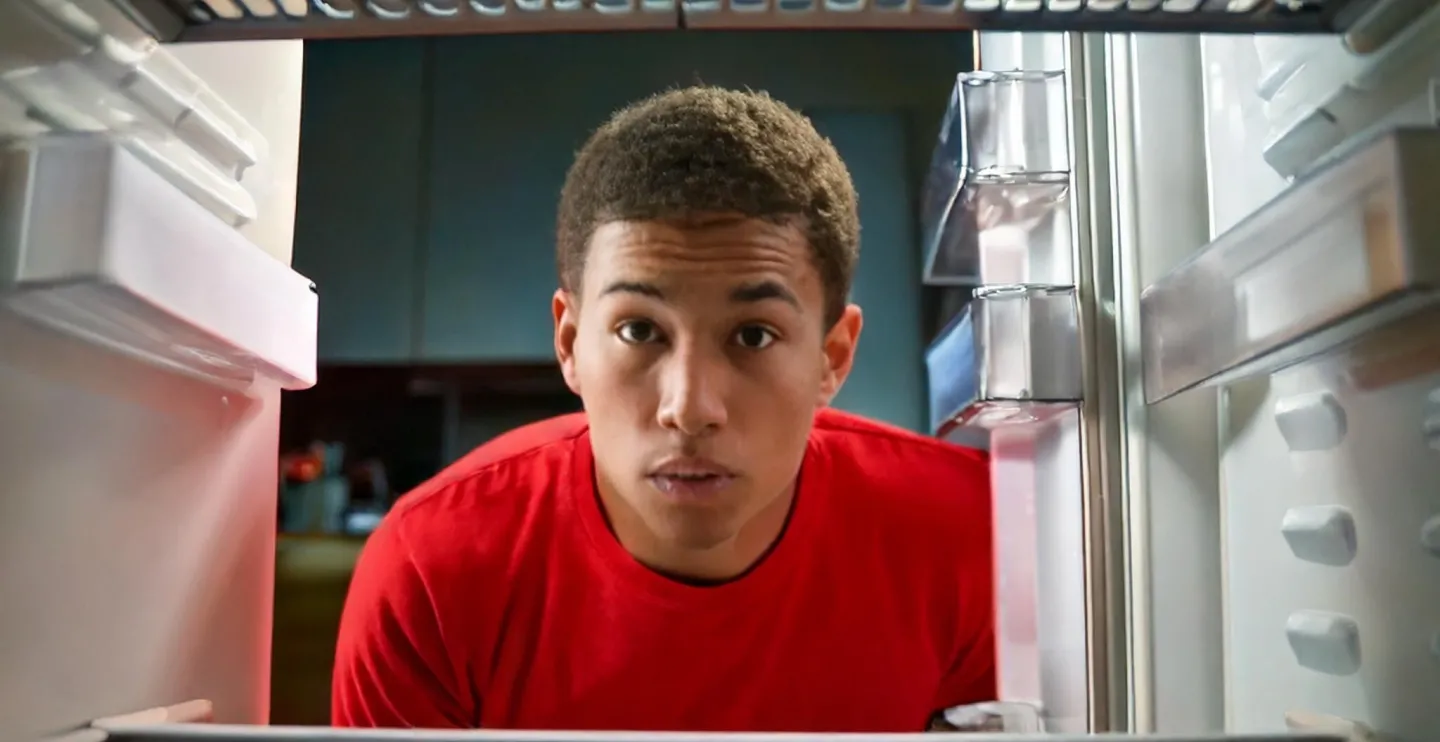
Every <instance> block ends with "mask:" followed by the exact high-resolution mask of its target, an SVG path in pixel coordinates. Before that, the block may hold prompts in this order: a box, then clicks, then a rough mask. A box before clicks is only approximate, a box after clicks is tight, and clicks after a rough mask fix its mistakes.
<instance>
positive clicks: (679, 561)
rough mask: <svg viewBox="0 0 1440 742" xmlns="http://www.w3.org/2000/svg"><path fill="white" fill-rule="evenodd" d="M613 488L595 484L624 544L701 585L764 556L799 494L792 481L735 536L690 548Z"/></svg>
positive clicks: (657, 566) (651, 563)
mask: <svg viewBox="0 0 1440 742" xmlns="http://www.w3.org/2000/svg"><path fill="white" fill-rule="evenodd" d="M597 484H598V483H597ZM608 490H609V488H608V487H605V486H603V485H601V486H597V487H596V493H597V496H598V499H599V504H600V508H601V510H602V512H604V514H605V517H606V520H607V522H608V524H609V526H610V531H611V532H612V533H613V534H615V538H616V539H617V540H619V541H620V544H621V545H622V546H624V547H625V550H626V551H628V552H630V554H631V556H633V557H635V559H636V561H638V562H640V563H641V564H644V565H645V566H646V567H649V568H650V569H651V570H653V571H655V572H657V573H659V574H661V575H664V576H666V577H668V578H670V579H673V580H676V581H679V582H685V583H691V584H698V585H711V584H718V583H723V582H729V581H732V580H735V579H738V578H740V577H742V576H744V575H745V573H747V572H749V571H750V570H751V569H753V568H754V567H755V566H756V565H758V564H759V563H760V562H761V561H763V560H764V559H765V557H766V556H767V555H768V554H769V553H770V551H771V550H772V549H773V548H774V547H775V545H776V544H778V543H779V542H780V538H781V536H782V535H783V534H784V531H785V525H786V523H787V522H788V521H789V518H790V514H791V511H792V509H793V506H794V503H795V499H796V498H795V491H796V487H795V486H794V485H792V486H791V487H790V488H789V489H788V490H787V491H786V492H785V493H784V494H782V495H781V496H779V497H777V498H775V499H774V500H773V501H772V502H770V503H769V504H768V505H766V506H765V508H764V509H763V510H761V511H760V512H759V513H756V514H755V516H754V517H753V518H751V519H750V520H749V521H748V522H746V523H745V524H744V525H743V526H741V528H740V530H739V531H738V532H737V533H736V534H735V535H734V536H733V537H731V538H729V539H726V540H725V541H723V542H720V543H718V544H715V545H713V546H710V547H708V548H685V547H683V546H680V545H676V544H672V543H669V542H667V541H666V540H665V539H662V538H659V537H658V536H657V535H656V534H655V532H654V531H653V530H652V529H651V528H650V526H649V525H648V524H646V523H645V521H644V520H643V519H642V518H641V517H640V515H639V513H637V512H635V510H634V509H633V508H631V507H629V505H628V504H627V503H625V501H624V499H623V498H620V497H618V496H614V495H613V494H611V493H609V492H607V491H608Z"/></svg>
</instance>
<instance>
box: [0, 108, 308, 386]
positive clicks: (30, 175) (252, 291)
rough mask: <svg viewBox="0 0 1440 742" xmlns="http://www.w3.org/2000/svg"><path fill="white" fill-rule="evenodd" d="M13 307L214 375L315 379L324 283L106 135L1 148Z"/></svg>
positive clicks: (4, 250) (0, 230)
mask: <svg viewBox="0 0 1440 742" xmlns="http://www.w3.org/2000/svg"><path fill="white" fill-rule="evenodd" d="M0 305H3V306H5V307H7V308H9V309H11V310H13V311H16V312H19V313H21V314H24V315H26V316H28V317H30V318H31V319H33V320H35V321H38V322H40V323H43V324H45V325H48V326H50V327H52V328H54V329H57V330H59V331H61V332H65V333H67V334H70V335H73V336H76V337H79V338H81V339H84V340H86V341H89V342H93V343H95V344H97V345H101V346H105V347H108V348H111V349H113V350H116V351H119V352H122V353H125V354H127V355H130V356H133V357H136V358H139V359H142V360H144V361H146V362H148V363H152V364H154V365H157V366H163V367H167V368H171V369H175V370H178V371H182V372H185V373H188V374H190V375H193V376H197V377H200V378H202V379H205V380H207V381H211V382H213V383H217V384H221V385H225V386H230V387H236V386H238V387H246V386H249V385H250V384H252V383H254V382H256V381H259V380H262V379H270V380H273V381H274V382H275V383H277V384H279V385H280V386H281V387H283V388H285V389H304V388H307V387H310V386H313V385H314V384H315V342H316V322H317V308H318V301H317V295H316V291H315V288H314V284H312V283H311V281H310V280H309V279H308V278H306V277H304V276H302V275H300V274H299V273H296V272H295V271H293V270H291V269H290V268H289V267H288V266H286V265H285V264H284V263H281V262H280V261H278V260H276V259H275V258H273V257H271V256H270V255H268V254H266V253H265V252H263V251H261V250H258V249H256V247H255V246H254V245H253V244H251V243H250V242H249V240H247V239H246V238H245V237H244V236H242V235H241V234H240V233H239V232H237V231H236V230H235V229H233V228H232V227H230V226H229V225H228V224H226V223H224V222H223V221H222V220H220V219H219V218H217V217H216V216H215V215H213V214H211V213H210V212H209V211H207V210H206V209H205V208H204V207H202V206H201V205H200V204H199V203H197V202H196V201H194V200H193V199H191V198H188V197H187V196H186V195H185V194H184V193H182V192H181V191H180V190H179V189H177V188H176V187H175V186H173V185H172V184H170V183H169V182H167V181H166V179H165V178H164V177H162V176H161V175H160V174H158V173H156V172H155V171H154V170H152V169H151V168H150V167H148V166H147V165H146V164H145V163H144V162H142V161H141V160H140V159H138V158H137V157H135V156H134V155H133V154H131V153H130V152H129V151H128V149H126V148H125V147H124V146H123V144H122V143H120V142H117V141H114V140H111V139H109V138H107V137H104V136H96V135H72V136H54V137H47V138H42V139H38V140H34V141H31V142H26V143H23V144H20V145H18V146H16V147H14V148H13V149H10V150H7V151H5V152H3V153H0Z"/></svg>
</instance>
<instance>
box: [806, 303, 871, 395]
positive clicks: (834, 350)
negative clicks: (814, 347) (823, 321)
mask: <svg viewBox="0 0 1440 742" xmlns="http://www.w3.org/2000/svg"><path fill="white" fill-rule="evenodd" d="M864 325H865V318H864V315H863V314H861V312H860V307H858V306H856V305H854V304H849V305H847V306H846V307H845V311H844V312H842V313H841V314H840V319H839V321H837V322H836V323H835V324H834V325H833V326H832V327H831V328H830V331H829V332H827V333H825V344H824V348H823V351H824V353H825V372H824V373H825V375H824V377H823V378H821V380H820V399H818V400H817V404H818V406H820V407H824V406H826V405H828V404H830V401H831V400H833V399H835V395H837V394H839V393H840V387H842V386H844V385H845V379H846V378H848V377H849V376H850V369H851V368H852V367H853V366H854V365H855V348H856V347H857V346H858V345H859V343H860V329H861V328H862V327H864Z"/></svg>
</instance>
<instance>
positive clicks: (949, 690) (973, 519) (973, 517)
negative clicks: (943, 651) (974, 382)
mask: <svg viewBox="0 0 1440 742" xmlns="http://www.w3.org/2000/svg"><path fill="white" fill-rule="evenodd" d="M966 478H968V479H971V480H972V481H973V482H974V486H975V490H974V491H973V495H974V497H973V499H972V500H971V502H970V503H968V505H969V508H968V509H969V510H970V512H969V513H967V514H966V517H965V518H964V522H965V523H967V524H968V526H969V527H967V528H965V529H964V534H965V536H964V538H960V539H956V541H955V543H957V544H958V546H959V552H960V553H959V554H958V556H957V558H956V559H955V563H956V564H958V565H959V570H958V572H957V576H958V587H957V589H956V590H955V595H956V597H957V598H958V599H959V605H958V608H957V610H958V618H959V620H958V622H957V624H958V625H959V627H960V632H959V634H958V636H957V639H958V641H957V642H956V646H955V652H954V654H953V656H952V658H951V661H950V665H949V669H948V670H947V671H946V672H945V674H944V676H943V677H942V678H941V681H940V690H939V692H938V693H937V694H936V698H935V702H934V710H936V711H943V710H944V709H947V708H950V707H951V706H961V705H964V704H970V703H981V702H984V701H994V700H996V694H997V692H998V689H997V687H996V674H995V552H994V548H993V543H994V533H993V531H994V522H993V519H992V517H991V505H990V503H991V499H990V474H989V466H988V462H987V463H986V464H981V465H980V466H979V467H978V471H975V470H973V469H972V470H971V471H970V472H968V476H967V477H966Z"/></svg>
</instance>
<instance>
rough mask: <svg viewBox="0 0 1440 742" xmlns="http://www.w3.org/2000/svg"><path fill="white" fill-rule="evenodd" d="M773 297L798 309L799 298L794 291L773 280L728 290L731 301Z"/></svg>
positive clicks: (769, 298)
mask: <svg viewBox="0 0 1440 742" xmlns="http://www.w3.org/2000/svg"><path fill="white" fill-rule="evenodd" d="M774 299H779V300H780V301H783V302H785V303H786V304H789V305H790V306H792V307H795V308H796V309H800V299H798V298H796V296H795V292H793V291H791V290H790V289H787V288H785V287H784V286H782V285H780V284H778V283H776V282H774V281H759V282H757V283H748V284H745V285H744V286H739V287H737V288H736V289H735V290H734V291H731V292H730V300H731V301H735V302H743V303H747V304H748V303H752V302H758V301H771V300H774Z"/></svg>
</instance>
